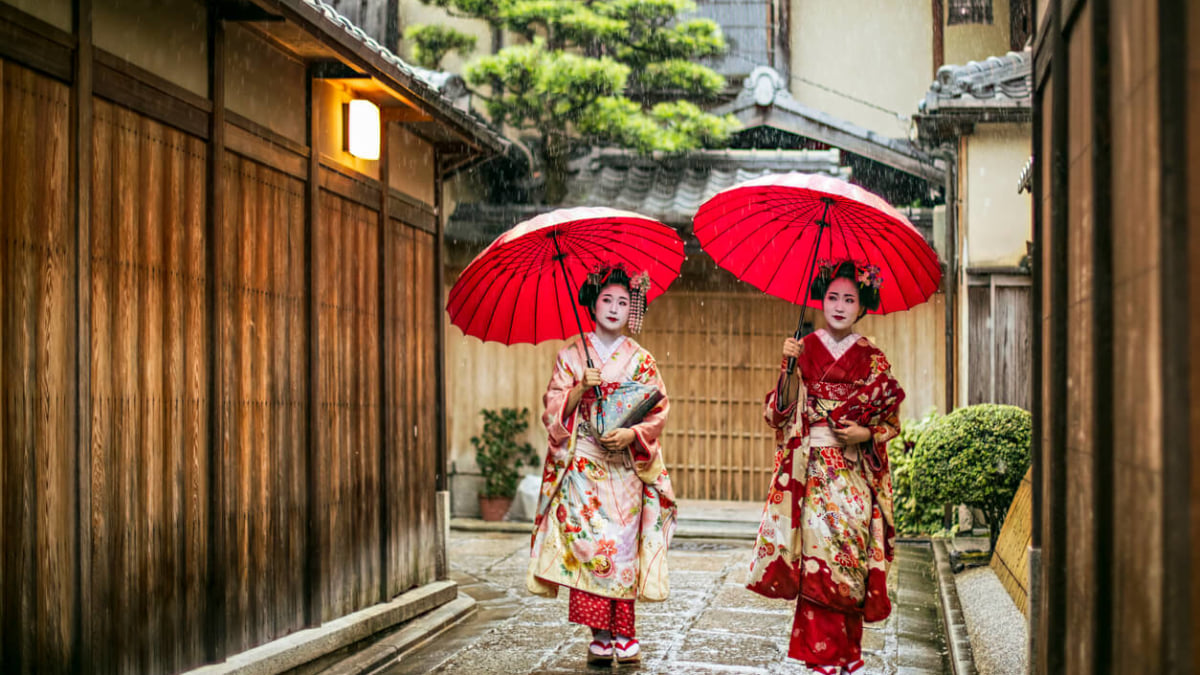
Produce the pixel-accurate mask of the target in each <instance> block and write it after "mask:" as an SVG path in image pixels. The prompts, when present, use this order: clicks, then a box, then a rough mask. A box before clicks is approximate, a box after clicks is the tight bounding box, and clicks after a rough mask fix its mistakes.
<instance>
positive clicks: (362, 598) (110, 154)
mask: <svg viewBox="0 0 1200 675" xmlns="http://www.w3.org/2000/svg"><path fill="white" fill-rule="evenodd" d="M93 105H94V125H93V155H92V167H91V175H92V179H91V194H92V201H91V205H90V206H91V208H90V212H91V220H90V223H89V238H88V239H87V240H85V241H84V242H82V246H84V247H86V250H83V251H81V252H80V254H81V255H85V256H87V257H88V258H87V259H88V260H89V262H90V265H89V267H90V271H91V274H90V277H89V278H87V279H86V280H84V283H83V284H82V287H83V288H85V289H88V292H89V293H90V297H89V300H90V304H91V315H92V319H91V323H90V333H87V336H88V337H87V339H89V340H90V344H89V345H88V347H89V349H90V351H91V354H90V357H91V358H90V370H89V372H88V373H87V378H86V379H87V381H88V382H89V383H90V388H89V389H88V390H87V397H86V398H85V399H84V401H86V403H85V405H88V406H89V408H90V410H88V411H87V414H89V415H90V430H91V432H90V437H89V438H88V439H86V440H87V442H90V444H91V464H90V465H89V466H78V467H77V466H76V464H75V457H76V451H75V448H74V446H73V440H72V430H73V429H74V425H73V421H74V419H75V418H74V416H75V415H77V414H80V413H79V411H77V410H76V408H77V407H78V406H77V404H76V398H75V397H73V396H72V387H74V386H76V384H75V383H76V382H77V381H80V380H83V379H84V378H82V377H80V374H79V373H77V372H75V363H76V360H75V355H76V349H77V347H78V346H77V345H76V344H74V340H75V338H74V336H75V335H76V333H77V326H76V316H75V304H76V298H75V293H76V290H75V289H76V288H78V287H79V284H78V283H77V281H76V280H75V278H74V276H75V255H76V251H75V239H74V232H73V227H72V226H71V213H72V212H71V208H70V207H71V199H72V194H71V192H70V191H69V190H68V186H69V184H70V182H69V180H68V157H69V143H68V139H69V136H68V113H69V90H68V88H67V87H66V86H64V85H62V84H61V83H58V82H55V81H53V80H51V79H48V78H46V77H44V76H41V75H37V74H34V73H33V72H31V71H29V70H26V69H24V68H21V67H19V66H16V65H13V64H12V63H6V62H3V61H0V139H2V141H3V142H2V143H0V354H3V360H2V361H0V533H3V536H2V537H0V541H2V542H3V543H0V591H2V592H3V597H4V602H3V603H0V664H2V666H0V670H3V671H4V672H5V673H8V672H16V673H29V672H48V673H50V672H60V671H65V670H67V669H69V668H70V665H71V660H72V659H73V658H75V654H74V653H73V652H72V649H73V644H72V628H73V625H74V623H75V615H74V614H73V612H75V611H76V610H75V608H76V607H77V606H79V605H80V604H86V605H87V606H90V607H91V608H93V615H92V616H91V621H90V622H88V624H87V625H89V626H90V630H89V632H88V633H87V634H86V635H82V636H81V639H82V643H81V649H82V652H83V653H85V654H87V658H88V660H87V662H86V663H83V664H82V665H83V669H84V670H85V671H86V672H92V671H96V672H112V673H150V672H153V673H170V672H178V671H181V670H187V669H189V668H192V667H195V666H198V665H201V664H203V663H204V662H205V660H206V638H205V635H204V629H205V626H206V625H208V624H209V622H208V621H207V620H206V617H207V616H210V615H211V614H212V613H214V612H215V613H217V614H218V616H219V620H218V621H216V622H215V624H216V625H221V626H224V628H225V630H226V631H227V635H226V636H225V639H224V643H225V644H226V645H227V648H228V650H229V651H230V653H232V652H236V651H240V650H244V649H246V648H249V647H252V646H254V645H257V644H261V643H264V642H267V641H269V640H272V639H275V638H278V637H281V636H283V635H286V634H288V633H290V632H292V631H295V630H297V629H298V628H301V627H302V626H303V624H304V615H303V609H304V608H303V599H304V598H305V597H306V594H307V590H306V589H305V588H304V584H305V575H304V568H303V562H304V561H303V557H304V556H303V552H304V551H305V549H306V545H307V541H306V533H307V529H306V522H305V521H306V518H307V515H306V514H307V507H308V501H309V495H308V492H307V490H308V487H307V486H308V483H309V481H308V476H309V475H310V474H311V473H314V472H315V474H316V475H317V476H319V480H321V481H325V482H326V483H327V484H328V486H329V488H328V489H329V491H330V495H331V499H330V503H329V509H328V512H327V513H325V514H324V518H325V520H324V521H323V522H322V523H321V524H320V527H321V528H322V529H323V530H324V532H326V533H327V535H328V536H329V538H330V543H329V546H327V547H326V548H325V550H324V554H325V555H326V556H327V561H326V568H325V569H326V570H328V575H327V577H326V578H325V584H324V586H323V588H322V593H323V595H324V596H325V597H326V603H325V614H324V618H325V619H327V620H328V619H332V618H335V617H338V616H342V615H344V614H346V613H348V612H350V611H353V610H357V609H361V608H363V607H366V606H368V605H371V604H374V603H375V602H378V598H379V595H380V589H386V590H387V591H388V595H389V596H390V595H394V594H396V593H399V592H402V591H404V590H407V589H408V588H411V587H413V586H416V585H419V584H422V583H427V582H429V581H432V580H434V576H435V564H436V552H435V551H434V550H433V549H432V548H431V547H429V546H427V545H425V544H424V542H429V541H434V540H435V536H434V535H435V528H436V499H435V496H436V495H435V493H434V490H435V487H434V486H435V484H436V467H435V459H434V458H435V456H436V453H435V447H434V443H435V442H436V433H435V431H436V424H435V422H436V415H437V414H438V411H437V410H436V409H435V407H434V406H433V405H432V403H431V401H432V397H433V393H434V391H435V390H436V387H435V384H436V382H435V380H434V378H435V377H436V371H435V369H434V368H433V365H434V358H435V354H434V352H433V350H434V340H433V336H432V333H431V331H432V330H433V326H434V319H435V314H434V312H435V311H436V307H435V304H434V298H433V296H432V293H433V288H434V272H435V269H434V259H433V253H434V247H433V238H432V235H430V234H429V233H428V232H426V231H424V230H421V229H419V228H415V227H412V226H411V225H409V224H407V223H401V222H399V221H393V227H392V229H391V233H390V243H391V245H392V246H394V247H395V251H396V256H395V259H396V260H397V261H398V262H397V264H398V266H399V271H398V276H399V278H400V283H398V284H396V285H395V287H394V288H389V289H385V292H386V294H387V295H386V296H385V298H384V300H385V305H386V306H387V307H389V308H391V309H390V310H389V319H390V321H392V325H391V330H392V331H393V333H392V334H391V335H390V337H389V339H392V340H395V341H396V345H397V346H396V347H395V349H396V352H397V356H398V358H396V359H393V360H392V363H390V364H388V366H389V368H388V373H389V376H390V377H392V378H394V379H393V385H394V391H396V392H397V395H396V398H395V400H392V401H389V402H388V403H387V405H386V406H385V405H384V404H383V402H382V401H381V400H380V392H381V387H380V380H379V379H378V378H380V377H382V376H383V372H382V368H381V364H380V358H379V324H378V320H379V317H378V316H377V315H378V308H379V303H378V293H379V287H378V285H377V283H376V279H377V276H376V275H377V274H378V270H379V258H378V247H377V245H376V243H377V242H376V238H375V229H376V228H377V227H378V214H377V213H376V212H375V211H372V210H371V209H369V208H366V207H364V206H362V205H361V204H358V203H355V202H352V201H349V200H347V199H345V198H343V197H342V196H339V195H338V194H337V193H336V192H331V191H324V192H323V193H322V195H321V203H322V205H323V209H322V211H321V212H320V214H319V222H318V223H316V225H315V227H314V233H315V236H316V237H317V238H318V241H317V242H316V245H317V246H319V247H321V249H322V255H321V256H319V259H320V260H321V261H322V262H323V263H324V266H323V267H321V268H320V269H318V270H316V271H315V272H316V273H315V275H314V278H315V282H314V283H315V288H316V292H317V293H318V294H319V297H320V303H321V304H320V312H319V314H320V316H319V317H318V318H319V322H318V323H319V327H320V346H321V349H322V352H321V368H322V373H321V375H322V376H321V378H319V381H321V382H323V383H325V387H324V390H323V391H321V392H318V396H317V399H316V400H317V401H319V404H320V409H319V410H317V411H315V412H316V413H317V416H318V420H319V422H320V423H319V424H317V425H316V427H315V428H316V431H317V434H319V436H320V437H319V438H316V437H314V439H309V438H307V437H306V427H307V422H308V419H309V417H310V415H311V413H312V412H313V411H309V410H308V409H307V405H306V402H307V400H308V396H307V394H308V392H307V390H306V388H305V387H306V386H307V385H306V382H307V381H308V378H307V377H306V375H307V368H308V367H309V366H308V356H307V355H308V352H309V344H310V340H311V339H313V336H312V334H311V332H310V330H309V324H308V321H307V308H308V307H309V305H310V300H309V297H310V296H309V295H308V290H307V289H306V286H305V270H304V256H303V251H304V248H305V245H306V242H305V234H304V233H305V222H304V219H305V209H304V198H303V195H304V187H305V186H304V183H303V181H301V180H299V179H297V178H294V177H291V176H288V175H287V174H285V173H283V172H281V171H279V170H278V169H276V168H271V167H268V166H266V165H264V164H261V163H259V162H257V161H254V160H251V159H248V157H250V156H252V157H260V158H261V157H271V156H275V155H277V154H278V152H279V151H278V150H274V151H271V149H270V148H257V149H255V150H256V151H255V152H247V153H246V155H245V156H243V155H235V154H228V155H226V159H225V165H224V167H223V171H222V176H223V181H224V188H225V190H224V192H225V195H226V199H227V202H226V207H225V209H224V210H225V214H226V215H225V218H224V220H223V222H222V223H220V224H219V226H220V228H221V230H220V232H221V236H222V238H223V240H224V241H225V242H226V245H225V247H224V249H223V251H224V257H223V258H222V260H220V261H219V266H218V268H219V270H220V278H219V279H211V278H209V270H210V266H209V255H210V251H211V242H210V241H208V234H207V232H206V228H205V218H206V211H205V209H206V206H205V204H206V195H205V175H206V171H207V159H206V156H207V153H206V146H205V143H204V142H203V141H202V140H200V139H198V138H196V137H194V136H191V135H188V134H186V133H184V132H181V131H179V130H177V129H174V128H171V127H168V126H166V125H164V124H162V123H160V122H158V121H155V120H152V119H151V118H149V117H146V116H143V115H140V114H137V113H134V112H132V111H130V110H128V109H126V108H123V107H120V106H117V105H114V104H112V103H110V102H107V101H106V100H103V99H99V98H96V99H94V102H93ZM248 142H259V143H267V141H263V140H261V139H259V140H258V141H248ZM251 149H254V148H251ZM214 284H217V286H216V290H217V292H218V293H219V294H221V296H220V297H221V299H220V302H218V303H217V306H218V307H220V308H223V313H222V314H221V315H220V316H210V296H209V291H210V289H211V288H212V286H213V285H214ZM214 320H218V321H223V322H225V325H226V329H225V331H224V332H225V334H226V335H227V336H228V338H229V344H228V345H226V347H225V349H224V350H223V351H224V352H225V353H226V354H227V358H225V359H224V361H223V362H222V363H220V364H217V363H214V362H213V360H212V345H211V344H210V340H209V335H210V332H209V328H210V326H211V325H212V324H211V321H214ZM217 367H219V368H223V369H224V371H223V372H222V373H221V379H222V380H223V381H224V382H225V388H224V390H223V391H222V392H219V400H217V401H216V404H217V405H219V406H220V408H219V417H218V424H217V428H218V430H219V431H218V433H219V438H210V436H209V433H210V431H209V429H210V427H209V419H210V416H211V415H212V413H213V412H216V411H213V409H212V408H211V405H212V404H213V402H211V401H210V400H209V383H210V382H211V378H213V377H214V376H215V374H216V372H217V371H215V368H217ZM380 414H386V415H388V416H389V418H391V419H389V420H385V422H386V424H381V421H380V419H379V417H378V415H380ZM383 428H387V429H389V430H390V431H389V432H388V433H390V434H391V435H392V439H393V445H392V447H394V448H395V453H396V459H395V461H392V462H390V465H391V466H394V467H396V469H395V471H394V475H392V476H389V477H381V476H378V475H377V467H378V466H379V452H380V451H381V447H382V446H381V443H380V441H381V437H380V430H381V429H383ZM310 440H313V441H317V442H319V444H320V446H321V449H322V450H321V453H319V454H318V456H320V457H324V458H325V459H326V461H325V462H324V463H322V465H320V466H309V465H308V463H307V461H306V459H305V458H306V457H307V446H308V445H309V443H310ZM216 443H221V444H222V445H221V446H220V447H219V448H218V447H217V446H216ZM218 450H219V452H218ZM215 456H219V457H222V458H223V461H224V462H225V463H224V464H222V465H221V466H220V467H211V466H210V463H211V461H213V460H212V458H213V457H215ZM210 468H215V469H217V470H219V471H221V472H223V474H222V475H223V477H224V480H223V481H222V482H223V484H224V485H225V486H226V489H225V491H224V493H223V494H222V495H220V497H219V499H218V500H217V502H216V503H218V504H219V505H220V507H219V508H220V509H221V510H220V512H217V513H210V512H209V505H210V492H211V490H210V482H209V477H210V473H209V472H210ZM77 471H78V472H82V474H77ZM77 479H78V480H82V481H86V484H87V485H88V488H89V490H90V493H91V500H90V511H88V512H87V513H85V514H83V517H82V520H83V522H77V516H76V514H77V513H78V508H79V505H78V504H77V503H76V501H75V499H76V483H75V481H76V480H77ZM384 480H386V481H387V482H388V485H389V488H390V489H389V491H388V493H387V494H388V498H389V500H390V501H389V502H388V504H387V508H390V509H392V513H393V514H395V517H394V518H393V519H392V521H391V523H392V529H391V531H390V532H389V533H381V531H380V525H379V509H380V497H379V486H380V485H381V484H382V483H381V481H384ZM213 518H221V519H223V520H224V521H225V523H226V524H227V526H226V527H224V528H221V529H223V530H224V531H225V532H227V537H228V539H227V541H226V542H225V546H224V550H226V551H227V552H228V554H227V556H226V557H224V558H223V559H222V561H221V564H222V565H223V567H224V569H225V571H226V574H225V575H224V577H225V579H226V580H227V585H226V587H225V588H224V589H222V591H221V593H220V595H221V596H222V597H223V599H224V603H223V604H222V605H221V606H215V607H214V606H209V605H208V604H207V601H206V598H207V597H208V593H207V588H208V585H209V584H210V583H211V579H212V578H213V576H212V574H211V570H210V569H209V568H208V567H207V565H208V563H207V560H208V551H209V549H210V547H211V546H212V545H213V542H211V541H209V539H208V538H209V536H210V534H209V533H210V528H209V524H210V523H211V522H212V519H213ZM79 527H86V528H88V531H87V534H88V537H87V538H86V540H87V541H90V546H89V547H88V550H84V551H76V550H75V546H76V543H75V542H76V541H78V539H77V536H78V535H79V532H78V528H79ZM381 535H383V536H381ZM385 537H386V539H385ZM385 545H386V546H389V547H391V549H392V550H393V551H397V552H402V555H396V556H393V557H392V560H394V561H395V564H394V566H393V569H391V570H386V571H385V570H381V569H380V560H381V556H380V551H381V546H385ZM78 556H85V557H84V558H83V560H82V561H80V560H79V559H78V558H77V557H78ZM77 565H81V566H85V567H87V568H88V572H89V574H88V575H87V577H86V578H89V579H90V583H89V584H88V586H87V587H86V588H80V587H79V586H78V585H77V584H76V581H75V580H76V579H77V577H76V573H75V571H76V569H77ZM385 573H386V577H385V576H384V575H385ZM81 599H83V602H80V600H81Z"/></svg>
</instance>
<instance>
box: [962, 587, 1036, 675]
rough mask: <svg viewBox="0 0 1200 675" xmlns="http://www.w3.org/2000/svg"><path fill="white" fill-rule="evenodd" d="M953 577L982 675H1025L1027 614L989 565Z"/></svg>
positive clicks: (976, 665)
mask: <svg viewBox="0 0 1200 675" xmlns="http://www.w3.org/2000/svg"><path fill="white" fill-rule="evenodd" d="M954 580H955V583H956V584H957V585H958V599H959V602H960V603H962V610H963V617H964V618H965V619H966V622H967V632H968V633H970V634H971V650H972V651H973V652H974V655H975V667H976V669H977V670H978V671H979V675H1023V674H1024V673H1025V647H1026V626H1025V615H1024V614H1021V611H1020V610H1018V609H1017V606H1016V605H1015V604H1013V601H1012V598H1010V597H1009V596H1008V592H1007V591H1005V590H1004V586H1002V585H1001V584H1000V580H999V579H997V578H996V573H995V572H993V571H992V569H991V568H990V567H976V568H973V569H968V570H964V571H963V572H960V573H959V574H957V575H955V577H954Z"/></svg>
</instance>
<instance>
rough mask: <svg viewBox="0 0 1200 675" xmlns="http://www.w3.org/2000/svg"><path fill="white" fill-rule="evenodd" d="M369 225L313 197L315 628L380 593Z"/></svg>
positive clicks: (329, 199) (350, 207)
mask: <svg viewBox="0 0 1200 675" xmlns="http://www.w3.org/2000/svg"><path fill="white" fill-rule="evenodd" d="M378 226H379V223H378V218H377V217H376V215H375V213H374V212H372V211H371V210H370V209H367V208H366V207H363V206H361V205H359V204H355V203H353V202H351V201H349V200H347V199H344V198H342V197H339V196H337V195H335V194H333V193H330V192H324V193H322V194H321V222H320V223H319V226H318V229H317V233H316V235H315V236H317V238H318V239H317V241H318V245H319V246H320V247H321V250H322V256H321V267H319V268H318V269H317V270H316V274H315V276H316V281H315V284H316V289H317V293H318V295H319V297H320V307H321V317H320V323H321V327H320V331H321V341H320V345H321V364H320V367H321V369H322V377H321V381H322V382H323V383H324V385H325V391H322V392H319V397H318V401H319V404H318V405H319V406H320V409H319V410H320V416H319V420H320V424H319V426H318V431H317V433H319V434H321V435H322V438H321V440H320V443H321V447H322V448H323V459H324V460H325V461H326V462H327V465H326V466H322V467H315V470H316V471H318V473H320V474H321V475H325V476H328V481H327V488H326V489H327V490H328V491H329V501H328V507H329V511H328V514H329V520H328V521H327V523H326V524H327V526H328V535H329V548H328V550H327V551H326V555H327V556H328V559H327V564H326V569H328V570H329V576H328V578H327V585H326V596H325V614H324V617H323V618H324V620H329V619H332V618H335V617H338V616H342V615H344V614H347V613H349V612H351V611H354V610H356V609H360V608H362V607H366V606H367V605H370V604H372V603H373V602H374V598H375V595H376V592H377V589H378V588H379V586H378V584H379V574H380V572H381V570H380V569H379V560H380V558H379V549H378V546H379V538H378V534H377V533H378V532H379V521H378V518H379V513H378V503H379V502H378V493H377V492H376V490H377V489H378V476H376V475H375V468H376V466H377V457H378V456H379V452H380V441H381V439H380V437H379V434H378V429H379V424H378V418H377V417H376V415H378V414H379V411H380V401H379V388H378V387H377V386H375V387H372V386H369V384H370V383H371V382H372V381H373V379H374V378H375V377H377V376H378V373H379V372H380V371H379V327H378V324H377V321H378V311H377V308H378V300H377V298H378V296H377V293H378V281H377V279H376V274H377V273H378V262H377V260H376V256H377V254H378V251H377V249H376V246H375V241H376V234H375V228H377V227H378Z"/></svg>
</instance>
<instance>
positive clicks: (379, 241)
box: [375, 119, 396, 602]
mask: <svg viewBox="0 0 1200 675" xmlns="http://www.w3.org/2000/svg"><path fill="white" fill-rule="evenodd" d="M389 145H390V144H389V143H388V122H387V120H386V119H381V120H379V230H378V232H377V233H376V235H377V236H376V241H375V251H376V255H377V256H379V258H378V265H379V267H378V272H377V275H376V280H377V282H378V284H379V286H378V292H377V294H376V295H377V300H378V306H377V309H376V314H377V316H378V321H379V325H378V327H377V329H378V331H379V335H378V339H379V366H378V368H376V372H377V373H378V377H379V415H378V416H377V417H378V421H379V428H378V429H377V430H376V431H377V432H378V434H379V446H378V447H379V457H378V463H377V467H376V468H377V470H378V472H379V476H378V478H377V480H376V481H375V485H376V486H378V488H377V489H378V490H379V602H387V601H388V600H390V599H391V598H390V597H389V593H388V587H389V586H390V584H389V583H388V582H389V581H390V580H391V576H390V572H391V569H392V565H391V559H392V547H391V532H392V519H391V517H390V514H391V509H390V503H391V502H390V500H389V499H388V497H389V495H390V491H389V489H388V488H389V487H391V485H392V481H391V480H389V476H391V475H392V474H391V466H392V463H391V456H392V453H393V452H395V450H396V449H395V448H394V447H393V445H392V440H393V439H392V438H391V435H390V434H388V420H389V419H391V416H392V414H393V413H392V410H393V406H392V402H393V400H394V398H395V392H393V391H392V386H391V378H390V377H388V373H389V372H391V371H390V369H389V368H388V366H387V364H388V362H389V359H390V357H391V350H390V349H388V344H389V343H388V334H389V333H388V320H387V308H388V302H387V299H388V298H389V297H390V294H391V293H394V292H395V290H394V289H395V286H396V284H395V282H394V281H393V280H392V275H391V274H390V272H391V269H392V261H391V260H390V259H389V256H388V250H389V249H390V248H391V247H390V246H388V236H387V233H388V230H389V229H390V228H391V225H392V223H391V219H390V218H389V216H388V211H389V208H388V207H389V206H390V204H391V201H392V200H391V194H390V192H391V191H390V190H389V186H390V182H391V170H390V168H389V165H390V164H391V162H390V161H389V152H388V146H389Z"/></svg>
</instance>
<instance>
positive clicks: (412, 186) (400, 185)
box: [388, 124, 437, 206]
mask: <svg viewBox="0 0 1200 675" xmlns="http://www.w3.org/2000/svg"><path fill="white" fill-rule="evenodd" d="M389 127H390V129H391V132H390V134H389V135H388V140H389V142H390V145H388V159H389V160H390V165H389V167H388V168H389V169H390V170H391V173H390V174H389V175H388V178H389V180H390V181H391V184H392V187H394V188H396V189H397V190H399V191H401V192H403V193H405V194H407V195H410V196H412V197H416V198H417V199H419V200H421V201H423V202H425V203H426V204H429V205H430V206H432V205H433V202H434V194H433V190H434V183H433V180H434V177H435V175H436V173H437V167H435V166H434V162H433V146H431V145H429V143H427V142H425V141H424V140H422V139H421V138H419V137H418V136H416V135H415V134H413V133H412V132H410V131H408V130H407V129H405V128H404V127H402V126H400V125H397V124H392V125H389Z"/></svg>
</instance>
